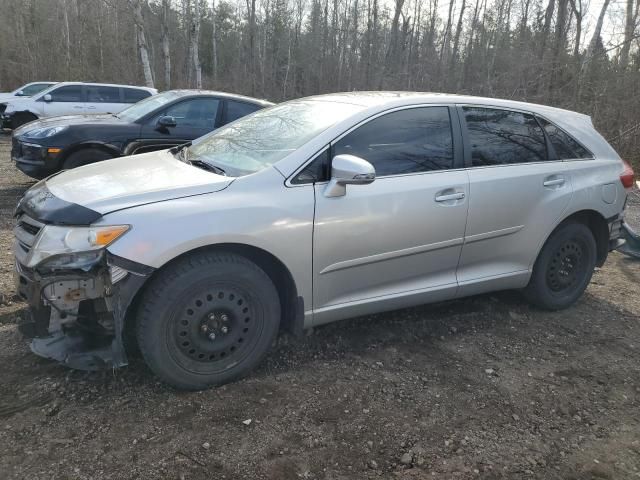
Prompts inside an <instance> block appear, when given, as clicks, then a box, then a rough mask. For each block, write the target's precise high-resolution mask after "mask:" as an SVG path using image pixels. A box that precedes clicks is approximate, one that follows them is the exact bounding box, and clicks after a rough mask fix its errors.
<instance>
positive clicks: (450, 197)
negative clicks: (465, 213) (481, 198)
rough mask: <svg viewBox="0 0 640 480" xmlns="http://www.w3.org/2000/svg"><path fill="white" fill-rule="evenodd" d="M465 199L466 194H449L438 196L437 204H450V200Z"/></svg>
mask: <svg viewBox="0 0 640 480" xmlns="http://www.w3.org/2000/svg"><path fill="white" fill-rule="evenodd" d="M464 197H465V195H464V192H456V193H448V194H445V195H436V198H435V200H436V202H448V201H450V200H462V199H463V198H464Z"/></svg>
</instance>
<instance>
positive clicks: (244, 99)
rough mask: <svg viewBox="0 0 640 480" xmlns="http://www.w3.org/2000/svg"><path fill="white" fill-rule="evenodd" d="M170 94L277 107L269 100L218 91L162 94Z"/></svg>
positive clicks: (175, 91) (192, 90) (179, 90)
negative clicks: (209, 96)
mask: <svg viewBox="0 0 640 480" xmlns="http://www.w3.org/2000/svg"><path fill="white" fill-rule="evenodd" d="M168 92H172V93H175V94H176V95H177V96H180V97H187V96H194V97H196V96H200V95H213V96H216V97H221V98H226V99H229V100H237V101H239V102H250V103H255V104H258V105H262V106H264V107H268V106H270V105H275V104H274V103H273V102H270V101H268V100H264V99H261V98H254V97H247V96H244V95H238V94H235V93H227V92H219V91H216V90H195V89H178V90H167V91H166V92H161V93H168Z"/></svg>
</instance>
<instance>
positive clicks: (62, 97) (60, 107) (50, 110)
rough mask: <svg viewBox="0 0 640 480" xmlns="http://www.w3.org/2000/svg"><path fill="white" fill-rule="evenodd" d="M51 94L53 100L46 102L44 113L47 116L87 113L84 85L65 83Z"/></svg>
mask: <svg viewBox="0 0 640 480" xmlns="http://www.w3.org/2000/svg"><path fill="white" fill-rule="evenodd" d="M49 95H51V101H49V102H45V103H44V114H45V116H47V117H57V116H60V115H82V114H83V113H86V105H85V101H84V98H85V97H84V88H83V86H82V85H63V86H62V87H58V88H56V89H54V90H52V91H51V92H49Z"/></svg>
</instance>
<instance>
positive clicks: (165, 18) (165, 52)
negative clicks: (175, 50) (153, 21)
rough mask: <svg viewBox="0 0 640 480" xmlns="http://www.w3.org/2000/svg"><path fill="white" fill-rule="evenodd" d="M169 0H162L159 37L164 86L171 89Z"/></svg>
mask: <svg viewBox="0 0 640 480" xmlns="http://www.w3.org/2000/svg"><path fill="white" fill-rule="evenodd" d="M170 11H171V10H170V6H169V0H162V23H161V33H160V35H161V39H162V60H163V62H164V88H165V90H169V89H171V49H170V48H169V47H170V44H169V14H170Z"/></svg>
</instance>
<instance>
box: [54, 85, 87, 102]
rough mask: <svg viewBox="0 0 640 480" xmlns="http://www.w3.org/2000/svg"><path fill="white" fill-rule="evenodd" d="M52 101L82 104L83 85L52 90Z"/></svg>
mask: <svg viewBox="0 0 640 480" xmlns="http://www.w3.org/2000/svg"><path fill="white" fill-rule="evenodd" d="M50 95H51V101H53V102H82V101H83V99H82V85H66V86H64V87H60V88H56V89H55V90H52V91H51V93H50Z"/></svg>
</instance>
